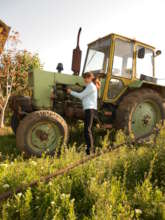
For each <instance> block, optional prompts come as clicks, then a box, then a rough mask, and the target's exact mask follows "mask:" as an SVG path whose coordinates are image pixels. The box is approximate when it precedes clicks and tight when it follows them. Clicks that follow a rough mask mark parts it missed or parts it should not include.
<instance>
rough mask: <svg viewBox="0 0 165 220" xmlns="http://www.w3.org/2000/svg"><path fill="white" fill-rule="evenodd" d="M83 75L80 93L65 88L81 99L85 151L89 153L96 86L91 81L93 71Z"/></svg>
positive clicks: (91, 144) (95, 107) (91, 141)
mask: <svg viewBox="0 0 165 220" xmlns="http://www.w3.org/2000/svg"><path fill="white" fill-rule="evenodd" d="M83 77H84V81H85V84H86V88H85V89H84V90H83V91H82V92H80V93H78V92H74V91H71V90H70V89H67V93H68V94H71V95H72V96H74V97H77V98H79V99H81V100H82V105H83V109H84V112H85V119H84V136H85V141H86V144H87V149H86V153H87V155H89V154H90V150H93V151H94V146H93V135H92V125H93V120H94V118H95V115H96V113H97V88H96V85H95V84H94V83H93V80H94V75H93V73H86V74H84V76H83Z"/></svg>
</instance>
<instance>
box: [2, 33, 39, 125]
mask: <svg viewBox="0 0 165 220" xmlns="http://www.w3.org/2000/svg"><path fill="white" fill-rule="evenodd" d="M19 43H20V40H19V33H18V32H14V31H13V32H12V34H11V35H10V36H9V38H8V45H9V49H6V50H4V52H3V53H2V55H1V59H0V128H2V127H4V117H5V111H6V108H7V105H8V102H9V99H10V97H11V95H12V94H17V95H18V94H21V95H23V94H27V92H28V73H29V72H30V71H32V69H33V68H42V65H41V62H40V59H39V57H38V54H31V53H30V52H28V51H26V50H18V49H17V46H18V44H19Z"/></svg>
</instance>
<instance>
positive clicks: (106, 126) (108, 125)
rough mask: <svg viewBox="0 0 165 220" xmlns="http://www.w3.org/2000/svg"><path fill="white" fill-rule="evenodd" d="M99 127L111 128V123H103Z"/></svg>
mask: <svg viewBox="0 0 165 220" xmlns="http://www.w3.org/2000/svg"><path fill="white" fill-rule="evenodd" d="M101 127H102V128H104V129H111V128H112V124H103V125H102V126H101Z"/></svg>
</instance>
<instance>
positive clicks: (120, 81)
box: [103, 37, 135, 103]
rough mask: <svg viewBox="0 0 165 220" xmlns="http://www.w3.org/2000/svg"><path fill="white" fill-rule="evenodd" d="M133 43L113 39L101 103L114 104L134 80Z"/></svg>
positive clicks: (126, 40) (121, 39)
mask: <svg viewBox="0 0 165 220" xmlns="http://www.w3.org/2000/svg"><path fill="white" fill-rule="evenodd" d="M134 73H135V71H134V42H133V41H131V40H129V39H125V38H122V37H114V40H113V44H112V47H111V53H110V63H109V73H108V75H107V77H106V83H105V88H104V95H103V101H105V102H112V103H114V102H116V101H117V100H118V98H119V97H120V96H121V95H122V94H123V93H124V92H125V90H126V89H127V87H128V85H129V84H130V83H131V82H132V80H133V78H134Z"/></svg>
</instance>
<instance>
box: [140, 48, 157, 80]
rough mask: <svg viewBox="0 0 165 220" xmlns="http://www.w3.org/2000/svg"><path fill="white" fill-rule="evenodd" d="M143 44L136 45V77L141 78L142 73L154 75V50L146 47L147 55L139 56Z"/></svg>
mask: <svg viewBox="0 0 165 220" xmlns="http://www.w3.org/2000/svg"><path fill="white" fill-rule="evenodd" d="M141 48H142V47H141V46H137V47H136V77H137V78H138V79H139V78H140V76H141V74H144V75H146V76H151V77H153V70H154V65H153V51H152V50H151V49H148V48H145V55H144V57H143V58H138V51H139V50H140V49H141Z"/></svg>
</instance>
